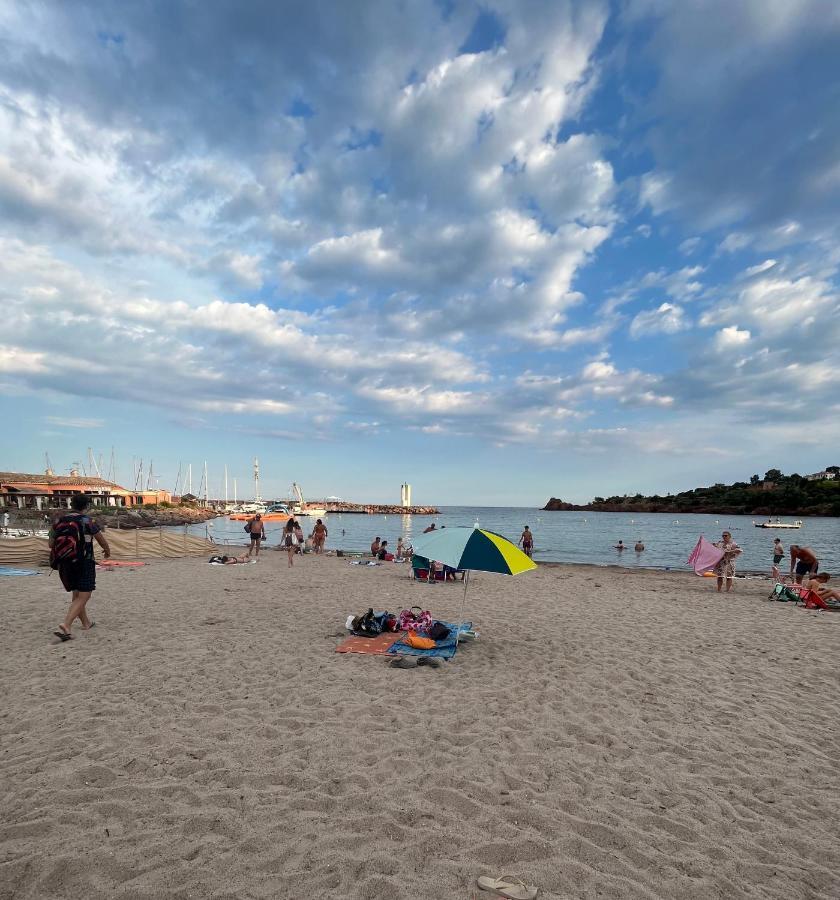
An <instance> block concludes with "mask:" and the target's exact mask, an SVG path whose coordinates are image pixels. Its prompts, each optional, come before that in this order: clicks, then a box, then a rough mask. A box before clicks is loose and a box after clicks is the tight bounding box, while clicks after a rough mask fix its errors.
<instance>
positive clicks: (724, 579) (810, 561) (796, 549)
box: [712, 531, 836, 593]
mask: <svg viewBox="0 0 840 900" xmlns="http://www.w3.org/2000/svg"><path fill="white" fill-rule="evenodd" d="M714 546H715V547H717V548H718V549H719V550H722V551H723V556H722V557H721V560H720V562H719V563H718V564H717V565H716V566H715V567H714V569H713V570H712V571H713V572H714V574H715V575H716V576H717V589H718V592H719V593H720V592H721V591H722V589H723V586H724V583H725V584H726V590H727V592H729V591H731V590H732V584H733V579H734V577H735V561H736V559H737V558H738V557H739V556H740V555H741V553H742V552H743V550H742V549H741V547H739V546H738V544H736V543H735V541H734V540H732V534H731V532H729V531H724V532H723V534H722V535H721V539H720V540H719V541H715V542H714ZM784 558H785V548H784V545H783V544H782V540H781V538H774V539H773V566H772V568H771V570H770V574H771V576H772V577H773V578H774V579H775V580H776V581H781V580H782V572H781V569H780V568H779V564H780V563H781V561H782V560H783V559H784ZM819 568H820V561H819V559H818V558H817V555H816V553H815V552H814V551H813V550H812V549H811V548H810V547H802V546H800V545H799V544H791V545H790V572H789V577H791V578H793V580H794V582H795V583H796V584H802V583H803V579H807V580H808V581H809V582H814V580H815V579H819V581H818V583H823V584H824V582H825V581H828V579H829V578H830V577H831V576H829V575H827V574H823V575H818V572H819ZM814 590H816V588H814ZM833 593H836V592H833Z"/></svg>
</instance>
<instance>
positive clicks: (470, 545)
mask: <svg viewBox="0 0 840 900" xmlns="http://www.w3.org/2000/svg"><path fill="white" fill-rule="evenodd" d="M413 548H414V553H415V554H416V555H417V556H423V557H425V558H426V559H428V560H437V561H438V562H442V563H443V564H444V565H445V566H450V567H451V568H453V569H463V570H464V571H465V572H466V574H465V576H464V596H463V598H462V600H461V622H460V625H461V626H462V625H463V624H464V607H465V606H466V603H467V588H468V586H469V582H470V572H497V573H498V574H500V575H519V574H521V573H522V572H529V571H530V570H531V569H536V567H537V564H536V563H535V562H534V561H533V560H532V559H531V558H530V557H529V556H526V555H525V554H524V553H523V552H522V551H521V550H520V549H519V547H517V546H515V545H514V544H512V543H511V542H510V541H509V540H508V539H507V538H504V537H502V536H501V535H500V534H496V533H495V532H494V531H487V530H486V529H484V528H479V527H478V525H474V526H472V527H468V526H459V527H454V528H440V529H436V530H435V531H430V532H428V533H427V534H422V535H420V537H418V538H417V540H416V541H415V542H414V544H413ZM460 633H461V628H460V626H459V628H458V635H460ZM455 642H456V643H457V642H458V636H456V638H455Z"/></svg>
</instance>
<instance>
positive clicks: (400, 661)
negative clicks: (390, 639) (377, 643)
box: [391, 656, 417, 669]
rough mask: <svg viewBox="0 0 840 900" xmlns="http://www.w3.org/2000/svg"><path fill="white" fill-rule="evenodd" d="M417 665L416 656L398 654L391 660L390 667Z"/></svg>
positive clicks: (412, 666)
mask: <svg viewBox="0 0 840 900" xmlns="http://www.w3.org/2000/svg"><path fill="white" fill-rule="evenodd" d="M416 667H417V657H416V656H398V657H397V658H396V659H392V660H391V668H392V669H414V668H416Z"/></svg>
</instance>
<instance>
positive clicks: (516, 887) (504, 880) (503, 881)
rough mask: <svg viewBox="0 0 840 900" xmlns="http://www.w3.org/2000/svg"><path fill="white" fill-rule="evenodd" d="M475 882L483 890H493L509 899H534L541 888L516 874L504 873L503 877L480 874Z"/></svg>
mask: <svg viewBox="0 0 840 900" xmlns="http://www.w3.org/2000/svg"><path fill="white" fill-rule="evenodd" d="M475 883H476V884H477V885H478V887H479V888H480V889H481V890H482V891H493V893H495V894H498V895H499V896H500V897H507V898H508V900H534V898H535V897H536V896H537V894H538V893H539V890H540V889H539V888H535V887H531V886H530V885H528V884H525V882H524V881H520V880H519V879H518V878H517V877H516V876H515V875H502V877H501V878H493V877H492V875H479V877H478V878H477V879H476V882H475Z"/></svg>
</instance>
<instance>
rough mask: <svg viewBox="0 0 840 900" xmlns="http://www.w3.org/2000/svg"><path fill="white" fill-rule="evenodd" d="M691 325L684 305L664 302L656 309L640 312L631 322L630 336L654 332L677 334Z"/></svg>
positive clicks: (643, 335) (636, 336) (640, 335)
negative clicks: (686, 316) (683, 307)
mask: <svg viewBox="0 0 840 900" xmlns="http://www.w3.org/2000/svg"><path fill="white" fill-rule="evenodd" d="M688 327H689V322H688V321H687V320H686V318H685V313H684V310H683V309H682V307H680V306H676V305H674V304H673V303H662V304H661V305H660V306H658V307H657V308H656V309H651V310H647V311H645V312H640V313H638V315H636V317H635V318H634V319H633V321H632V322H631V323H630V336H631V337H634V338H640V337H647V336H649V335H653V334H676V333H677V332H678V331H684V330H685V329H686V328H688Z"/></svg>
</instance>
